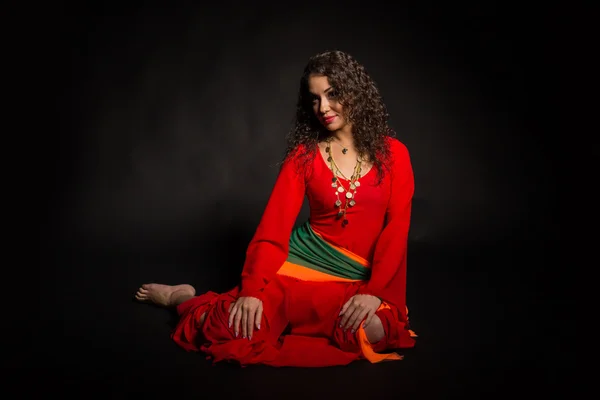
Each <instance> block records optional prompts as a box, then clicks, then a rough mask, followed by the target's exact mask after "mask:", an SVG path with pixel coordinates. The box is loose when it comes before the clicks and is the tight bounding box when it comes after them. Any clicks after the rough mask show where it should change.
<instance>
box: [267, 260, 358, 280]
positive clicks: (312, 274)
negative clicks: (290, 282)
mask: <svg viewBox="0 0 600 400" xmlns="http://www.w3.org/2000/svg"><path fill="white" fill-rule="evenodd" d="M277 274H279V275H285V276H289V277H291V278H296V279H300V280H302V281H311V282H358V281H359V280H357V279H347V278H340V277H338V276H334V275H329V274H326V273H324V272H321V271H316V270H314V269H312V268H307V267H305V266H303V265H298V264H294V263H291V262H289V261H285V262H284V263H283V265H282V266H281V268H279V271H277Z"/></svg>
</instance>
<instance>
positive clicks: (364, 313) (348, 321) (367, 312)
mask: <svg viewBox="0 0 600 400" xmlns="http://www.w3.org/2000/svg"><path fill="white" fill-rule="evenodd" d="M380 305H381V299H379V297H376V296H371V295H370V294H357V295H354V296H352V297H351V298H350V300H348V301H347V302H346V304H344V306H343V307H342V311H340V316H341V315H343V317H342V320H341V321H340V327H341V328H342V329H344V330H346V329H348V328H352V332H356V330H357V329H358V327H359V326H360V323H361V321H362V320H363V319H364V318H365V317H366V318H367V319H366V321H365V323H364V325H363V327H367V325H369V323H370V322H371V320H372V319H373V316H374V315H375V312H376V311H377V309H378V308H379V306H380Z"/></svg>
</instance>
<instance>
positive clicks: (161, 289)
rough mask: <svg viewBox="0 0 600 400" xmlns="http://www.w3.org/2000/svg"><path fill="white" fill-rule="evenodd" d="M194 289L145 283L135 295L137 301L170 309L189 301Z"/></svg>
mask: <svg viewBox="0 0 600 400" xmlns="http://www.w3.org/2000/svg"><path fill="white" fill-rule="evenodd" d="M195 294H196V289H194V287H193V286H191V285H162V284H160V283H145V284H143V285H142V287H140V288H139V289H138V291H137V293H136V294H135V298H136V299H137V300H138V301H141V302H144V303H154V304H156V305H159V306H162V307H172V306H176V305H178V304H181V303H183V302H184V301H186V300H188V299H191V298H192V297H194V295H195Z"/></svg>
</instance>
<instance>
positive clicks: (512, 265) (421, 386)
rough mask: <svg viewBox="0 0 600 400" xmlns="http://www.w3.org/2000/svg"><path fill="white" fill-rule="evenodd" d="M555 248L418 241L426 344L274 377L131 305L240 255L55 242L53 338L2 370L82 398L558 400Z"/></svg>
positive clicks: (229, 276) (418, 326)
mask: <svg viewBox="0 0 600 400" xmlns="http://www.w3.org/2000/svg"><path fill="white" fill-rule="evenodd" d="M239 246H240V248H241V246H242V245H241V244H239ZM549 250H550V248H549V247H548V244H545V243H518V244H515V243H510V244H507V243H503V242H496V243H494V244H478V245H471V246H467V245H463V246H451V247H450V246H441V245H434V244H424V243H413V244H411V245H410V252H409V278H408V279H409V287H408V303H409V308H410V316H411V322H412V324H413V329H414V330H415V331H417V333H418V334H419V339H418V343H417V346H416V347H415V348H414V349H410V350H407V351H404V352H403V353H404V355H405V359H404V360H402V361H396V362H388V363H383V364H375V365H371V364H368V363H367V362H356V363H354V364H351V365H349V366H346V367H332V368H325V369H311V368H307V369H298V368H281V369H276V368H269V367H247V368H240V367H237V366H235V365H226V364H223V365H215V366H213V365H212V364H211V363H210V361H208V360H206V359H205V358H204V357H203V356H202V355H200V354H194V353H186V352H185V351H183V350H181V349H180V348H178V347H177V346H176V345H175V344H174V343H173V342H172V341H171V339H170V338H169V331H170V329H171V327H172V326H173V323H174V321H175V319H174V315H173V314H171V313H170V312H169V311H167V310H164V309H160V308H156V307H153V306H150V305H146V304H139V303H136V302H135V301H133V294H134V292H135V290H136V288H137V287H138V285H139V284H141V283H144V282H153V281H154V282H163V283H171V284H174V283H183V282H188V283H191V284H193V285H195V286H196V288H197V290H198V291H199V292H202V291H204V290H209V289H210V290H215V291H220V290H226V289H228V288H229V286H230V285H231V284H233V283H234V282H235V279H236V276H237V273H238V270H237V266H238V265H240V264H239V262H240V259H239V254H238V255H237V256H236V255H235V254H236V252H232V251H226V252H222V251H220V250H218V251H215V248H214V247H213V248H212V250H211V249H209V248H207V249H204V250H201V249H195V250H189V249H188V250H182V249H179V250H171V251H156V250H155V251H150V250H147V251H143V252H142V251H134V250H133V249H129V250H123V249H112V250H108V249H102V250H99V249H97V248H96V249H92V248H87V249H86V248H84V247H79V248H77V249H72V248H69V247H65V246H62V247H61V246H58V247H54V248H53V249H48V253H47V259H49V260H53V263H50V264H47V265H45V266H44V269H43V271H42V273H41V279H42V281H41V282H42V286H41V293H40V294H41V299H40V300H41V302H40V304H39V310H40V312H41V320H40V321H41V324H42V326H43V329H39V325H38V327H37V328H35V329H36V330H35V332H34V333H33V338H34V339H33V343H30V344H29V345H27V346H26V347H25V348H26V349H27V350H26V351H21V350H19V351H13V352H12V353H11V354H12V358H10V359H7V358H6V357H5V359H4V362H5V365H7V364H8V363H9V362H11V363H12V364H10V365H11V366H12V368H11V372H14V373H16V374H15V375H14V376H15V377H19V376H20V377H28V378H29V379H30V380H31V379H33V382H32V383H35V384H33V385H31V386H26V388H38V387H40V386H41V387H42V388H44V389H45V390H46V392H47V393H59V394H79V395H81V394H82V393H85V394H90V393H91V392H90V390H91V391H92V392H94V393H96V394H101V395H102V396H110V398H131V397H134V396H135V397H137V396H140V395H143V396H144V397H145V398H147V397H163V396H164V395H177V394H189V395H193V396H197V397H201V396H204V395H212V394H214V395H218V396H219V398H261V399H265V398H271V397H273V398H275V397H277V398H304V397H307V396H310V397H311V398H331V396H340V397H341V398H365V397H366V398H400V397H403V398H407V396H408V398H412V397H415V398H420V399H423V398H449V397H464V396H470V395H473V396H475V398H486V399H487V398H496V397H504V396H506V395H513V394H514V393H516V392H519V393H521V394H529V395H540V394H541V393H546V392H548V393H551V392H553V393H554V394H558V392H559V390H561V389H562V388H563V387H564V384H565V378H564V377H565V376H566V374H567V372H568V371H569V370H570V369H571V365H570V364H569V363H568V362H566V360H568V359H570V358H569V357H571V355H570V353H569V351H567V350H564V349H562V350H558V349H557V345H558V344H559V342H558V340H561V339H560V338H558V337H555V336H552V335H551V334H548V329H547V328H548V327H549V325H548V324H547V323H545V322H544V321H548V320H549V319H546V318H548V316H549V311H548V307H547V306H546V305H544V303H543V301H542V299H543V298H545V297H544V296H545V295H546V294H548V293H547V292H546V291H547V287H546V286H545V285H543V284H542V283H540V282H541V280H539V278H538V277H539V276H540V273H541V272H542V271H544V270H545V269H547V263H546V261H547V259H548V258H549V257H550V256H549V255H548V256H546V257H544V256H543V255H544V254H550V251H549ZM201 254H202V256H200V255H201ZM240 254H243V253H242V252H240ZM517 260H518V261H517ZM217 268H218V269H217ZM44 283H45V284H44ZM554 311H556V310H554ZM29 333H32V332H29ZM557 357H558V359H562V360H563V361H562V362H557V361H556V359H557ZM9 383H14V382H9ZM21 387H22V386H21ZM412 395H414V396H412Z"/></svg>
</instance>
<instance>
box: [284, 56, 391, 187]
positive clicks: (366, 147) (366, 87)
mask: <svg viewBox="0 0 600 400" xmlns="http://www.w3.org/2000/svg"><path fill="white" fill-rule="evenodd" d="M312 74H315V75H324V76H326V77H327V78H328V80H329V83H330V85H331V86H332V87H333V88H334V89H335V91H336V93H337V96H338V99H339V101H340V103H341V104H342V105H343V106H344V113H345V117H346V118H347V119H348V121H349V122H350V123H352V135H353V137H354V146H355V148H356V150H357V152H358V153H359V154H360V155H361V157H363V158H365V159H367V160H369V161H371V162H372V163H373V167H374V168H376V169H377V174H378V182H381V179H382V178H383V176H384V174H385V171H386V170H387V169H389V159H390V150H389V148H388V145H387V140H386V138H387V137H395V136H396V133H395V132H394V131H393V129H392V128H390V127H389V125H388V117H389V114H388V113H387V109H386V106H385V104H384V102H383V99H382V97H381V94H380V93H379V90H378V89H377V86H376V84H375V82H374V81H373V80H372V79H371V77H370V76H369V74H368V73H367V71H366V69H365V68H364V66H363V65H361V64H360V63H358V62H357V61H356V60H355V59H354V58H353V57H352V56H351V55H350V54H348V53H345V52H342V51H337V50H336V51H327V52H324V53H319V54H316V55H314V56H312V57H311V58H310V59H309V60H308V63H307V65H306V67H305V68H304V72H303V74H302V77H301V78H300V90H299V93H298V101H297V106H296V116H295V123H294V126H293V128H292V129H291V130H290V132H289V133H288V135H287V138H286V139H287V148H286V151H285V158H287V157H288V156H289V155H290V154H291V153H292V152H295V151H297V150H298V149H299V148H300V147H299V146H301V145H303V146H302V148H303V152H302V154H300V155H299V156H300V157H299V158H298V159H299V160H303V162H304V163H306V162H308V161H309V160H310V159H311V158H312V156H314V154H315V152H316V151H317V149H318V146H317V144H318V143H319V142H320V141H322V140H324V139H325V138H327V137H328V136H329V135H330V132H329V131H328V130H327V129H325V127H323V125H322V124H321V123H320V122H319V121H318V120H317V117H316V116H315V113H314V111H313V107H312V98H311V95H310V93H309V91H308V79H309V77H310V75H312Z"/></svg>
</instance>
